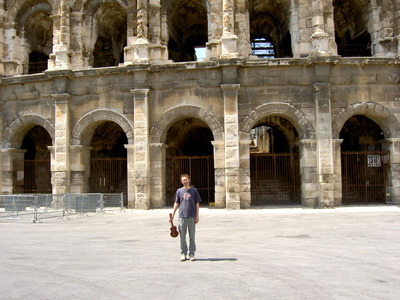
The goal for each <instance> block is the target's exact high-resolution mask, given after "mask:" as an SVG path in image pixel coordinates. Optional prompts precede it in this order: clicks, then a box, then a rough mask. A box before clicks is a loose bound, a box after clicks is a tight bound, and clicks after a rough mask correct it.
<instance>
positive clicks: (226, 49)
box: [221, 0, 239, 58]
mask: <svg viewBox="0 0 400 300" xmlns="http://www.w3.org/2000/svg"><path fill="white" fill-rule="evenodd" d="M222 17H223V32H222V37H221V47H222V49H221V50H222V54H221V58H236V57H238V55H239V54H238V46H237V45H238V37H237V36H236V34H235V4H234V0H223V2H222Z"/></svg>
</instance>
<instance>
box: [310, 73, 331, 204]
mask: <svg viewBox="0 0 400 300" xmlns="http://www.w3.org/2000/svg"><path fill="white" fill-rule="evenodd" d="M318 69H319V68H318ZM317 72H321V73H324V72H329V68H327V69H325V68H324V67H322V68H321V70H317ZM330 97H331V93H330V84H329V83H316V84H314V99H315V126H316V127H315V132H316V136H317V165H318V206H319V207H333V206H334V181H333V174H334V172H333V169H334V168H333V144H332V119H331V99H330Z"/></svg>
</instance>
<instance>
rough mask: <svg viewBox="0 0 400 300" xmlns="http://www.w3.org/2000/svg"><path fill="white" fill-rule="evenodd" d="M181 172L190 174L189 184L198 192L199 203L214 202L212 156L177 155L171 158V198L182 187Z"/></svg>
mask: <svg viewBox="0 0 400 300" xmlns="http://www.w3.org/2000/svg"><path fill="white" fill-rule="evenodd" d="M181 174H188V175H190V178H191V180H190V184H191V185H193V186H194V187H195V188H196V189H197V190H198V191H199V194H200V197H201V200H202V202H201V204H209V203H210V202H214V199H215V198H214V196H215V195H214V188H215V181H214V158H213V157H212V156H201V157H197V156H196V157H193V156H192V157H188V156H179V157H173V158H172V191H173V193H174V194H173V195H172V199H173V197H174V195H175V191H176V190H177V189H178V188H180V187H182V183H181V178H180V176H181Z"/></svg>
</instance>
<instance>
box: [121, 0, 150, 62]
mask: <svg viewBox="0 0 400 300" xmlns="http://www.w3.org/2000/svg"><path fill="white" fill-rule="evenodd" d="M148 61H149V40H148V7H147V0H138V1H137V36H136V37H133V38H129V39H128V46H127V47H125V57H124V64H125V65H127V64H130V63H132V62H136V63H147V62H148Z"/></svg>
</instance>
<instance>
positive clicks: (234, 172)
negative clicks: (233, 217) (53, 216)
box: [0, 58, 400, 209]
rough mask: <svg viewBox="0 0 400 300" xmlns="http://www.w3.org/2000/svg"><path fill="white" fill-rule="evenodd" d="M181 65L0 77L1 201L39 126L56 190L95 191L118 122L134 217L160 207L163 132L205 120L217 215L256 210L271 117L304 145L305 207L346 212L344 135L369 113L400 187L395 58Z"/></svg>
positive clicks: (163, 180)
mask: <svg viewBox="0 0 400 300" xmlns="http://www.w3.org/2000/svg"><path fill="white" fill-rule="evenodd" d="M277 62H279V64H275V63H277ZM183 66H185V65H183V64H171V65H169V66H166V65H165V66H154V67H152V66H148V67H146V68H143V66H137V67H136V68H133V67H120V68H105V69H95V70H82V71H75V72H74V71H71V72H70V71H68V72H46V73H44V74H38V75H33V76H20V77H9V78H2V79H1V81H0V97H1V100H2V108H3V109H2V119H3V136H2V145H3V148H2V168H3V173H2V191H3V192H8V193H11V192H13V191H15V189H17V188H18V182H13V172H14V170H13V168H14V161H20V160H21V159H22V157H23V153H24V150H21V149H20V147H21V143H22V140H23V138H24V136H25V134H26V132H27V131H28V130H29V129H30V128H32V127H33V126H35V125H40V126H42V127H44V128H45V129H46V130H47V131H48V132H49V134H50V136H51V137H52V140H53V147H52V148H51V149H52V172H53V181H52V184H53V191H58V192H61V191H62V192H65V191H70V192H87V191H88V178H89V175H90V174H89V157H90V141H91V137H92V134H93V132H94V130H95V128H96V127H97V126H98V125H99V124H100V123H101V122H103V121H113V122H116V123H117V124H119V125H120V126H121V128H123V130H124V132H125V133H126V134H127V137H128V141H129V142H128V145H126V148H127V150H128V193H129V195H128V201H129V202H128V203H129V207H132V208H133V207H134V208H140V209H148V208H150V207H162V206H164V205H165V204H166V202H165V199H166V198H165V197H166V195H165V193H166V192H165V191H166V186H165V184H166V175H165V173H166V171H165V168H166V155H165V153H166V147H167V145H166V144H165V142H166V133H167V131H168V129H169V128H170V126H172V124H173V123H174V122H177V121H179V120H182V119H184V118H188V117H190V118H197V119H200V120H202V121H203V122H204V123H206V124H207V126H209V128H210V130H211V131H212V133H213V137H214V141H213V142H212V144H213V147H214V166H215V182H216V183H215V205H216V207H220V208H223V207H228V208H233V209H237V208H247V207H250V206H251V200H252V199H251V198H250V163H249V148H248V145H249V144H248V143H249V141H248V137H249V132H250V130H251V128H252V127H253V126H254V125H255V124H256V123H257V122H258V121H260V120H262V119H263V118H265V117H268V116H280V117H282V118H284V119H286V120H288V121H289V122H290V123H291V124H293V126H294V128H295V129H296V131H297V133H298V135H299V143H298V147H299V154H300V180H301V196H302V203H303V205H305V206H309V207H331V206H338V205H340V204H341V171H340V143H341V141H340V140H339V134H340V130H341V128H342V127H343V125H344V123H345V122H346V120H347V119H349V118H350V117H351V116H353V115H365V116H367V117H369V118H371V119H372V120H373V121H375V122H376V123H377V124H378V125H379V126H380V127H381V128H382V130H383V132H384V134H385V141H384V142H383V145H384V147H385V149H389V150H390V153H391V157H390V160H391V170H390V172H391V174H392V178H391V184H392V185H393V186H399V185H400V184H399V179H398V174H397V173H398V165H399V163H398V160H399V157H400V156H399V153H398V152H399V151H398V149H397V148H398V147H397V146H398V145H397V144H398V143H397V139H398V138H400V125H399V121H398V120H399V117H400V102H399V101H398V99H399V98H400V97H399V90H398V80H397V78H399V76H400V69H399V67H398V64H397V60H395V59H389V58H385V59H383V58H382V59H377V58H370V59H366V58H363V59H361V58H353V59H351V58H347V59H344V58H336V59H335V60H332V59H331V58H330V59H326V60H324V59H323V60H321V59H318V60H314V59H285V60H279V61H265V62H264V64H263V65H261V64H260V63H254V62H253V61H242V60H238V61H237V60H234V61H232V62H231V65H226V64H225V65H224V66H220V65H219V64H218V63H211V62H206V63H203V64H193V65H190V68H189V69H188V68H186V67H184V68H183ZM186 66H188V65H186ZM17 167H18V166H17Z"/></svg>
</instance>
